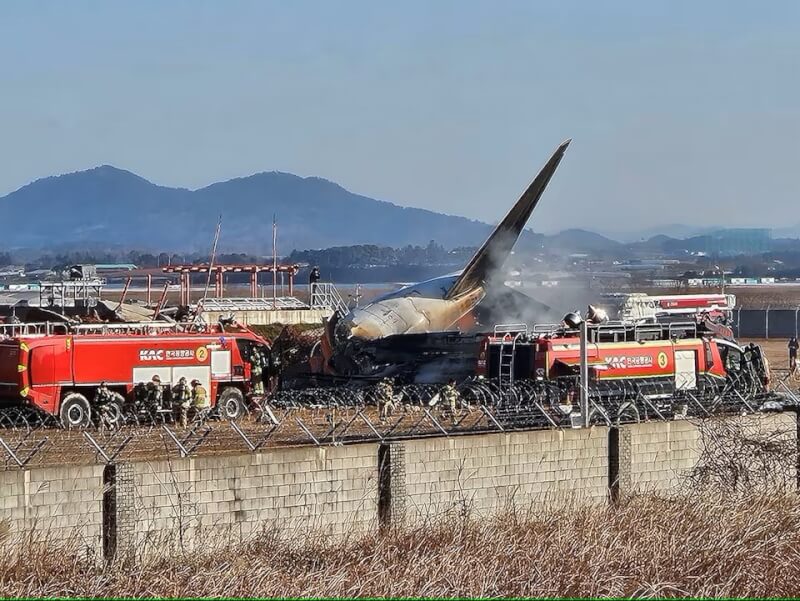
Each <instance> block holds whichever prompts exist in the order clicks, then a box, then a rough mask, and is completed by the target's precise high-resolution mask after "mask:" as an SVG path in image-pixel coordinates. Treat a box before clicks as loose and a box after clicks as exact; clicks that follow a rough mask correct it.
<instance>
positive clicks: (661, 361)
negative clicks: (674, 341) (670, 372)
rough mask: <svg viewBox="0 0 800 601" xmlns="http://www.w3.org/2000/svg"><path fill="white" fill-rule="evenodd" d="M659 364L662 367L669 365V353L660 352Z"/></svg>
mask: <svg viewBox="0 0 800 601" xmlns="http://www.w3.org/2000/svg"><path fill="white" fill-rule="evenodd" d="M658 366H659V367H660V368H661V369H664V368H665V367H666V366H667V353H665V352H663V351H662V352H660V353H658Z"/></svg>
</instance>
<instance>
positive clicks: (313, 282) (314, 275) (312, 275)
mask: <svg viewBox="0 0 800 601" xmlns="http://www.w3.org/2000/svg"><path fill="white" fill-rule="evenodd" d="M320 277H321V276H320V273H319V267H318V266H317V265H314V269H312V270H311V271H310V272H309V274H308V288H309V291H310V294H311V306H312V307H313V306H315V300H316V299H315V298H314V297H315V296H316V294H317V282H319V279H320Z"/></svg>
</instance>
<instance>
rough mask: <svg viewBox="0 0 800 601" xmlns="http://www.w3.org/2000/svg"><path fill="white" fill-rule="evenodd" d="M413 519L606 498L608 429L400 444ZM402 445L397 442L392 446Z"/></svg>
mask: <svg viewBox="0 0 800 601" xmlns="http://www.w3.org/2000/svg"><path fill="white" fill-rule="evenodd" d="M401 444H402V447H404V454H405V457H404V459H405V487H404V488H402V487H399V486H398V487H397V489H393V490H392V499H393V502H394V501H395V500H396V499H398V498H399V497H400V496H404V498H403V499H401V502H402V503H403V504H404V510H405V517H406V519H407V521H408V522H409V523H414V522H418V521H420V520H425V519H429V518H431V517H435V516H438V515H441V514H443V513H451V512H454V511H455V512H461V511H470V512H472V513H473V514H477V515H489V514H491V513H492V512H495V511H497V510H498V509H502V508H504V507H509V506H511V505H515V506H517V507H525V506H528V505H530V504H531V503H549V504H555V503H563V502H573V501H578V502H594V503H604V502H605V501H606V498H607V495H608V451H607V448H608V428H599V427H596V428H591V429H588V430H542V431H535V432H513V433H508V434H484V435H480V436H462V437H458V438H428V439H420V440H411V441H406V442H403V443H401ZM392 446H393V447H396V446H397V445H392Z"/></svg>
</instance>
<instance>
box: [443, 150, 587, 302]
mask: <svg viewBox="0 0 800 601" xmlns="http://www.w3.org/2000/svg"><path fill="white" fill-rule="evenodd" d="M571 141H572V140H567V141H566V142H564V143H562V144H561V146H559V147H558V148H557V149H556V151H555V152H554V153H553V156H551V157H550V160H549V161H547V164H546V165H545V166H544V167H542V170H541V171H540V172H539V175H537V176H536V179H534V180H533V182H531V185H530V186H528V189H527V190H525V192H524V193H523V194H522V196H521V197H520V199H519V200H518V201H517V203H516V204H515V205H514V206H513V207H512V208H511V210H510V211H509V212H508V214H507V215H506V216H505V218H504V219H503V221H501V222H500V224H499V225H498V226H497V227H496V228H495V229H494V231H493V232H492V233H491V235H490V236H489V238H488V239H487V240H486V242H484V243H483V246H481V247H480V248H479V249H478V252H476V253H475V255H474V256H473V257H472V259H470V261H469V263H468V264H467V266H466V267H465V268H464V271H462V272H461V276H459V278H458V279H457V280H456V282H455V283H454V284H453V286H452V288H450V290H449V291H448V292H447V296H446V297H445V298H447V299H452V298H456V297H458V296H461V295H462V294H464V293H466V292H470V291H471V290H474V289H475V288H476V287H478V286H480V285H482V284H483V283H484V282H486V280H487V278H488V277H489V274H491V273H492V272H493V271H494V270H495V269H497V268H499V267H501V266H502V264H503V262H504V261H505V260H506V258H507V257H508V255H509V253H510V252H511V249H512V248H513V247H514V244H515V243H516V241H517V239H518V238H519V236H520V234H521V233H522V230H523V228H524V227H525V224H526V223H527V222H528V219H529V218H530V216H531V213H532V212H533V209H535V208H536V205H537V203H538V202H539V199H540V198H541V196H542V193H543V192H544V190H545V188H546V187H547V184H548V183H549V182H550V178H552V177H553V173H555V171H556V168H557V167H558V164H559V163H560V162H561V158H562V157H563V156H564V152H565V151H566V150H567V146H569V143H570V142H571Z"/></svg>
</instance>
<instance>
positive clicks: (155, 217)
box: [0, 165, 712, 254]
mask: <svg viewBox="0 0 800 601" xmlns="http://www.w3.org/2000/svg"><path fill="white" fill-rule="evenodd" d="M0 211H2V215H3V224H4V226H5V227H4V237H3V240H4V245H5V247H6V249H14V248H48V249H51V248H58V247H61V248H65V247H66V248H81V247H84V246H87V247H88V246H97V245H103V244H105V245H109V246H114V247H121V248H130V249H140V250H150V251H179V252H192V251H207V250H208V248H209V246H210V244H211V240H212V237H213V232H214V229H215V226H216V222H217V219H218V218H219V216H220V215H221V216H222V220H223V226H222V235H221V238H220V248H221V249H224V250H225V252H247V253H253V254H269V253H271V251H272V231H271V230H272V227H271V226H272V220H273V217H275V218H276V219H277V222H278V247H279V252H280V253H284V254H288V253H289V252H290V251H291V250H293V249H298V250H300V249H310V248H326V247H331V246H347V245H352V244H376V245H380V246H391V247H402V246H406V245H409V244H411V245H426V244H427V243H428V242H429V241H430V240H435V241H436V242H437V243H439V244H441V245H443V246H444V247H446V248H454V247H459V246H474V245H477V244H480V243H481V242H482V241H483V240H484V239H485V238H486V236H487V235H488V233H489V232H490V231H491V229H492V226H491V225H489V224H486V223H483V222H480V221H475V220H471V219H467V218H464V217H457V216H453V215H444V214H441V213H436V212H434V211H428V210H424V209H416V208H408V207H402V206H398V205H396V204H392V203H390V202H386V201H381V200H375V199H373V198H369V197H366V196H361V195H359V194H354V193H352V192H350V191H348V190H346V189H344V188H343V187H341V186H339V185H338V184H335V183H333V182H330V181H328V180H325V179H321V178H317V177H305V178H304V177H299V176H296V175H292V174H289V173H281V172H274V171H273V172H265V173H257V174H254V175H251V176H248V177H242V178H236V179H231V180H228V181H224V182H219V183H215V184H211V185H210V186H206V187H204V188H200V189H197V190H188V189H185V188H171V187H166V186H159V185H156V184H153V183H151V182H149V181H147V180H146V179H144V178H142V177H140V176H138V175H136V174H134V173H131V172H129V171H125V170H123V169H118V168H116V167H112V166H110V165H103V166H100V167H96V168H93V169H89V170H86V171H78V172H74V173H69V174H65V175H59V176H53V177H47V178H43V179H39V180H36V181H34V182H32V183H30V184H28V185H26V186H23V187H22V188H20V189H18V190H16V191H14V192H11V193H10V194H7V195H6V196H4V197H2V198H0ZM684 228H685V226H677V225H675V226H668V229H670V230H671V232H672V231H679V230H684ZM685 229H688V228H685ZM709 229H712V228H709ZM704 230H705V228H704ZM705 231H708V230H705ZM705 231H702V232H700V231H696V232H695V233H705ZM648 233H649V232H648ZM698 238H699V239H700V240H702V236H700V237H698ZM628 239H629V240H630V239H631V238H630V237H628ZM634 239H635V238H634ZM638 239H639V240H640V241H639V242H635V243H628V244H622V243H620V242H617V241H615V240H612V239H610V238H608V237H606V236H602V235H600V234H597V233H594V232H588V231H586V230H578V229H572V230H566V231H563V232H560V233H558V234H555V235H552V236H544V235H542V234H535V233H533V232H531V231H529V230H527V231H526V232H524V234H523V236H522V238H521V239H520V243H519V247H520V248H525V247H542V246H544V247H545V248H548V249H551V250H558V251H570V252H588V253H616V252H619V251H624V250H625V249H627V248H631V249H633V248H634V247H635V249H636V250H640V251H647V250H651V249H652V250H653V251H667V252H669V251H673V250H676V249H680V248H681V247H686V245H687V244H686V242H684V241H676V239H675V238H671V237H669V236H664V235H656V236H652V235H651V236H648V238H647V240H646V241H644V240H642V238H638ZM692 240H693V239H692ZM690 245H691V244H690Z"/></svg>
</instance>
